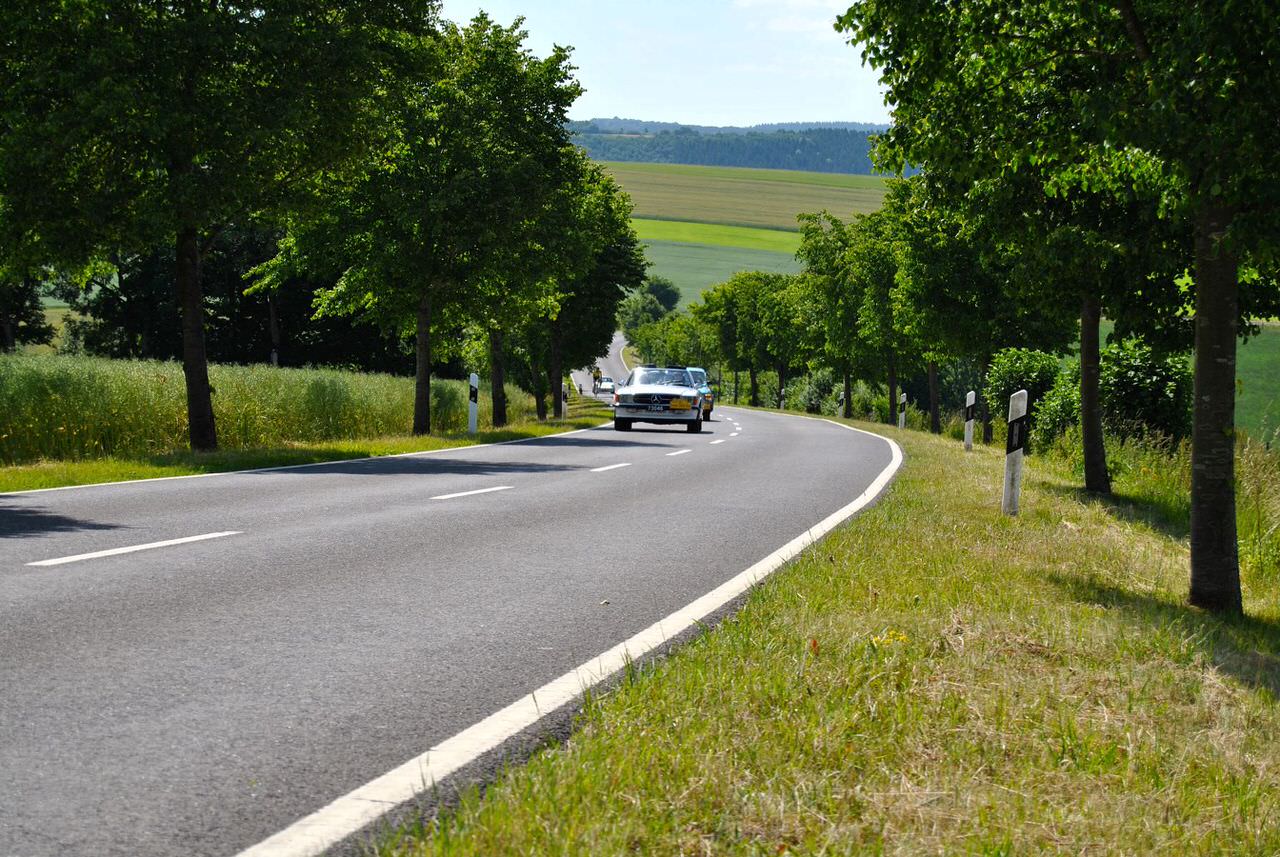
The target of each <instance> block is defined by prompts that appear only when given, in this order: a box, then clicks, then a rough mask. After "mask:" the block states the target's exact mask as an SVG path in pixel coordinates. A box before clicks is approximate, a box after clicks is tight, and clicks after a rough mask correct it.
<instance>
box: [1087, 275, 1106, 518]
mask: <svg viewBox="0 0 1280 857" xmlns="http://www.w3.org/2000/svg"><path fill="white" fill-rule="evenodd" d="M1101 320H1102V308H1101V307H1100V306H1099V304H1098V296H1097V295H1096V294H1086V295H1085V297H1084V301H1083V302H1082V304H1081V306H1080V438H1081V442H1082V443H1083V444H1084V487H1085V490H1086V491H1093V492H1096V493H1098V494H1110V493H1111V477H1110V476H1109V475H1108V474H1107V448H1106V446H1104V445H1103V441H1102V405H1101V402H1100V400H1099V398H1098V374H1099V372H1098V324H1099V322H1100V321H1101Z"/></svg>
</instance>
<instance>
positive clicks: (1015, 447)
mask: <svg viewBox="0 0 1280 857" xmlns="http://www.w3.org/2000/svg"><path fill="white" fill-rule="evenodd" d="M1026 446H1027V391H1026V390H1019V391H1018V392H1016V393H1014V394H1013V395H1012V396H1010V397H1009V435H1008V437H1007V438H1006V439H1005V444H1004V497H1003V498H1001V500H1000V511H1002V512H1004V513H1005V514H1006V515H1016V514H1018V495H1019V494H1021V493H1022V451H1023V449H1025V448H1026Z"/></svg>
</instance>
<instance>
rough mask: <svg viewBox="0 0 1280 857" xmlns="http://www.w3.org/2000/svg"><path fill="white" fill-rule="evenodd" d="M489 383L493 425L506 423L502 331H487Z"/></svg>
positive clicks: (504, 361) (505, 378)
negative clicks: (491, 389)
mask: <svg viewBox="0 0 1280 857" xmlns="http://www.w3.org/2000/svg"><path fill="white" fill-rule="evenodd" d="M489 383H490V385H491V386H492V387H493V391H492V399H493V427H494V428H502V427H503V426H505V425H506V424H507V369H506V359H505V357H504V356H503V354H502V331H500V330H498V329H497V328H496V327H495V328H493V329H492V330H490V331H489Z"/></svg>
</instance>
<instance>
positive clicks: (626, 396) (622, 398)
mask: <svg viewBox="0 0 1280 857" xmlns="http://www.w3.org/2000/svg"><path fill="white" fill-rule="evenodd" d="M618 401H619V402H621V403H622V404H624V405H629V404H631V394H630V393H619V394H618Z"/></svg>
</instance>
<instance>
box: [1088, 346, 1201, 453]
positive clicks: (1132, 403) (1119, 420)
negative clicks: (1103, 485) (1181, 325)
mask: <svg viewBox="0 0 1280 857" xmlns="http://www.w3.org/2000/svg"><path fill="white" fill-rule="evenodd" d="M1098 388H1099V390H1098V395H1099V398H1100V399H1101V400H1102V419H1103V421H1104V422H1105V423H1106V425H1107V428H1108V429H1109V430H1111V431H1112V432H1114V433H1116V434H1118V435H1120V436H1121V437H1134V436H1137V435H1141V434H1145V433H1148V432H1156V433H1158V434H1162V435H1166V436H1168V437H1171V438H1173V439H1174V440H1178V439H1180V438H1183V437H1186V436H1187V435H1189V434H1190V433H1191V390H1192V375H1191V368H1190V367H1189V366H1188V365H1187V359H1186V358H1185V357H1183V356H1182V355H1174V356H1160V355H1157V354H1155V353H1154V352H1153V351H1152V350H1151V347H1150V346H1149V345H1147V344H1145V343H1143V342H1141V341H1140V340H1137V339H1127V340H1125V341H1123V342H1119V343H1114V344H1112V345H1108V346H1107V347H1106V348H1104V349H1103V350H1102V366H1101V374H1100V377H1099V381H1098Z"/></svg>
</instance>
